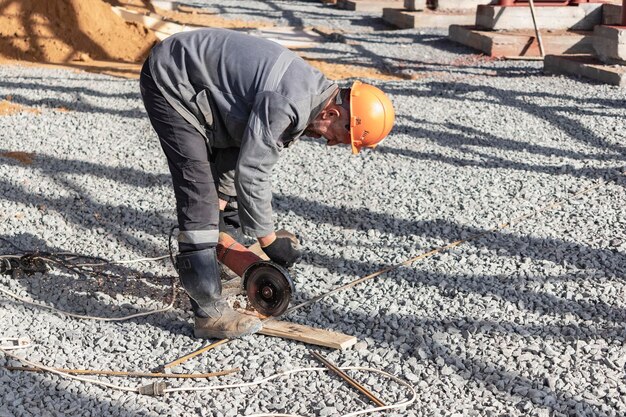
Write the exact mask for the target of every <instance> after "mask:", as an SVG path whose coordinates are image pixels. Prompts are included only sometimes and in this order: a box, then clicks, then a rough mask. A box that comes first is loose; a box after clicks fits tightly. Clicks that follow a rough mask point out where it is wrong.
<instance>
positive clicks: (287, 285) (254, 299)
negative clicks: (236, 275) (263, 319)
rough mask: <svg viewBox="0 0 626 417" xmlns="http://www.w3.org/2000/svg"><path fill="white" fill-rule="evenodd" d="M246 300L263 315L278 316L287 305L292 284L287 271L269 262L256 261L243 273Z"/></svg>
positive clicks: (291, 291)
mask: <svg viewBox="0 0 626 417" xmlns="http://www.w3.org/2000/svg"><path fill="white" fill-rule="evenodd" d="M244 275H245V278H244V285H245V288H246V293H247V295H248V301H249V302H250V304H252V306H253V307H254V308H255V309H256V310H257V311H258V312H259V313H261V314H263V315H264V316H280V315H281V314H283V313H284V312H285V310H287V307H289V302H290V301H291V294H292V293H293V292H294V285H293V281H292V280H291V277H290V276H289V274H288V273H287V271H286V270H285V269H283V268H281V267H280V266H278V265H276V264H273V263H271V262H258V263H256V264H254V265H252V266H250V267H249V268H248V269H247V270H246V273H245V274H244Z"/></svg>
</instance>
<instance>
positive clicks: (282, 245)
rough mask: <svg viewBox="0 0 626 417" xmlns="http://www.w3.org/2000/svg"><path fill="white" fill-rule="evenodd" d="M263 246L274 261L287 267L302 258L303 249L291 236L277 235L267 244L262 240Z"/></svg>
mask: <svg viewBox="0 0 626 417" xmlns="http://www.w3.org/2000/svg"><path fill="white" fill-rule="evenodd" d="M259 241H260V240H259ZM261 248H262V249H263V252H265V254H266V255H267V256H269V258H270V259H271V260H272V261H274V262H276V263H277V264H278V265H281V266H284V267H287V268H289V267H291V266H292V265H293V264H295V263H296V262H298V261H300V259H302V251H301V250H300V248H299V246H298V245H296V243H295V242H294V241H293V240H292V239H290V238H289V237H276V238H275V239H274V240H273V241H272V242H271V243H270V244H268V245H267V246H263V242H261Z"/></svg>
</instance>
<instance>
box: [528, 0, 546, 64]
mask: <svg viewBox="0 0 626 417" xmlns="http://www.w3.org/2000/svg"><path fill="white" fill-rule="evenodd" d="M528 5H529V6H530V14H531V16H532V18H533V25H534V26H535V36H536V37H537V43H538V44H539V53H540V54H541V56H542V57H544V56H546V53H545V51H544V50H543V42H542V40H541V34H540V33H539V27H538V26H537V18H536V17H535V1H534V0H528Z"/></svg>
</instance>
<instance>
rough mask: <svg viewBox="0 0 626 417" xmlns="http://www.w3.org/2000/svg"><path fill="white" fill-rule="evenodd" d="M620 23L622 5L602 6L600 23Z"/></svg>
mask: <svg viewBox="0 0 626 417" xmlns="http://www.w3.org/2000/svg"><path fill="white" fill-rule="evenodd" d="M621 23H622V6H621V5H619V4H605V5H604V6H602V24H603V25H619V24H621Z"/></svg>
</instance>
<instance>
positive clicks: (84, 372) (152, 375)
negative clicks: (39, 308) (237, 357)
mask: <svg viewBox="0 0 626 417" xmlns="http://www.w3.org/2000/svg"><path fill="white" fill-rule="evenodd" d="M5 368H6V369H8V370H10V371H26V372H47V371H46V370H44V369H39V368H28V367H24V366H5ZM54 370H55V371H59V372H65V373H66V374H75V375H108V376H127V377H137V378H212V377H215V376H223V375H229V374H232V373H235V372H239V371H240V369H239V368H234V369H227V370H224V371H218V372H209V373H204V374H166V373H162V372H132V371H129V372H127V371H107V370H102V371H98V370H92V369H63V368H54Z"/></svg>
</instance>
